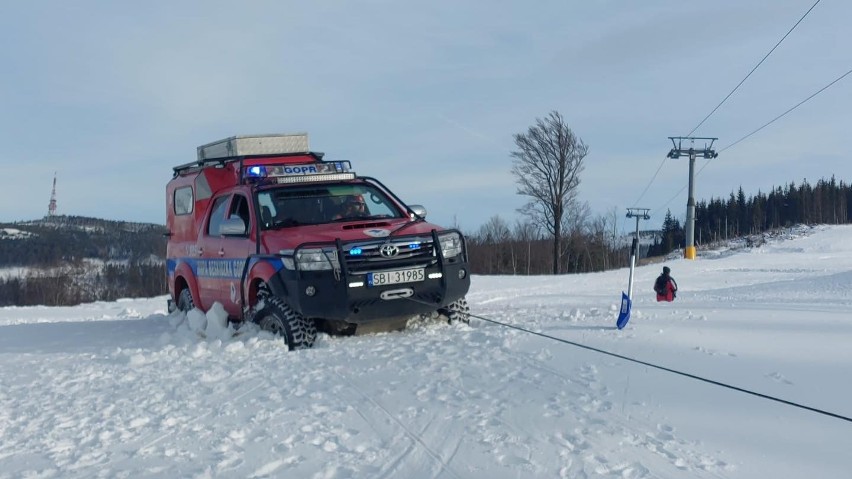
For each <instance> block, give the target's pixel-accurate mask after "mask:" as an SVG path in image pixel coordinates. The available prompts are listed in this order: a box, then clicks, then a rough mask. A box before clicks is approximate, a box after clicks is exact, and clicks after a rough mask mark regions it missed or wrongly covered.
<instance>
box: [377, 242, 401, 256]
mask: <svg viewBox="0 0 852 479" xmlns="http://www.w3.org/2000/svg"><path fill="white" fill-rule="evenodd" d="M379 253H381V255H382V256H384V257H385V258H393V257H394V256H396V255H398V254H399V248H397V247H396V246H394V245H392V244H390V243H385V244H383V245H382V246H381V248H379Z"/></svg>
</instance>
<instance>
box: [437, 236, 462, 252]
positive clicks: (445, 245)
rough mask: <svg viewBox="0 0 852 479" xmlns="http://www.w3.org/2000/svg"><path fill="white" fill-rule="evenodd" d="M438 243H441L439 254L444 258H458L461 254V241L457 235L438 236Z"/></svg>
mask: <svg viewBox="0 0 852 479" xmlns="http://www.w3.org/2000/svg"><path fill="white" fill-rule="evenodd" d="M438 241H440V242H441V253H442V254H443V255H444V258H452V257H454V256H458V255H460V254H461V252H462V239H461V235H460V234H458V233H447V234H442V235H438Z"/></svg>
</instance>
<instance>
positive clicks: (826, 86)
mask: <svg viewBox="0 0 852 479" xmlns="http://www.w3.org/2000/svg"><path fill="white" fill-rule="evenodd" d="M850 74H852V70H848V71H847V72H846V73H844V74H842V75H840V76H839V77H837V78H835V79H834V80H832V81H831V82H830V83H829V84H827V85H825V86H824V87H822V88H820V89H819V90H817V91H816V92H814V93H812V94H811V95H809V96H808V97H807V98H805V99H804V100H802V101H800V102H799V103H796V104H795V105H793V106H792V107H790V108H788V109H787V110H786V111H785V112H784V113H781V114H780V115H778V116H776V117H775V118H773V119H771V120H769V121H768V122H766V123H764V124H763V125H762V126H761V127H760V128H757V129H756V130H754V131H752V132H751V133H749V134H747V135H745V136H743V137H742V138H740V139H739V140H737V141H735V142H733V143H731V144H730V145H728V146H726V147H724V148H722V149H721V150H719V151H718V152H719V153H721V152H723V151H725V150H728V149H730V148H733V147H734V146H736V145H738V144H739V143H741V142H743V141H745V140H746V139H747V138H749V137H751V136H752V135H754V134H756V133H758V132H759V131H761V130H763V129H764V128H766V127H767V126H769V125H771V124H773V123H775V122H776V121H778V120H780V119H781V118H783V117H784V116H786V115H787V114H789V113H791V112H792V111H793V110H795V109H796V108H799V107H800V106H802V105H804V104H805V103H807V102H808V101H810V100H811V99H812V98H814V97H815V96H817V95H819V94H820V93H822V92H824V91H825V90H827V89H829V88H830V87H832V86H833V85H834V84H835V83H837V82H839V81H840V80H842V79H844V78H846V77H847V76H849V75H850ZM712 161H713V160H712V159H710V160H708V161H707V162H705V163H704V165H702V166H701V168H699V169H698V171H697V172H696V173H695V176H698V175H699V174H701V172H702V171H704V168H707V165H709V164H710V162H712ZM685 189H686V186H683V187H681V189H680V190H678V192H677V193H675V195H674V196H673V197H672V198H670V199H669V200H668V201H667V202H666V203H664V204H663V206H661V207H660V208H659V209H658V210H661V209H662V208H665V207H666V206H668V204H669V203H671V202H672V201H674V199H675V198H677V197H678V195H680V194H681V193H682V192H683V190H685Z"/></svg>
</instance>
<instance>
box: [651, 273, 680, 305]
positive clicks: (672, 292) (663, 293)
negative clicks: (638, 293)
mask: <svg viewBox="0 0 852 479" xmlns="http://www.w3.org/2000/svg"><path fill="white" fill-rule="evenodd" d="M671 272H672V270H671V269H669V267H668V266H663V274H661V275H659V276H657V280H656V281H655V282H654V291H655V292H656V293H657V301H669V302H671V301H673V300H674V299H675V297H676V296H677V283H676V282H675V280H674V278H672V277H671V275H670V273H671Z"/></svg>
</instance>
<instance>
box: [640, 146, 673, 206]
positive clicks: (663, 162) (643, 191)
mask: <svg viewBox="0 0 852 479" xmlns="http://www.w3.org/2000/svg"><path fill="white" fill-rule="evenodd" d="M666 159H667V157H663V161H661V162H660V166H658V167H657V171H655V172H654V176H652V177H651V181H649V182H648V184H647V185H645V189H644V190H642V194H641V195H639V198H637V199H636V201H634V202H633V207H636V205H638V204H639V202H640V201H642V198H644V197H645V193H647V192H648V189H649V188H651V185H652V184H654V180H656V179H657V175H659V174H660V170H662V169H663V165H665V164H666Z"/></svg>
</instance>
